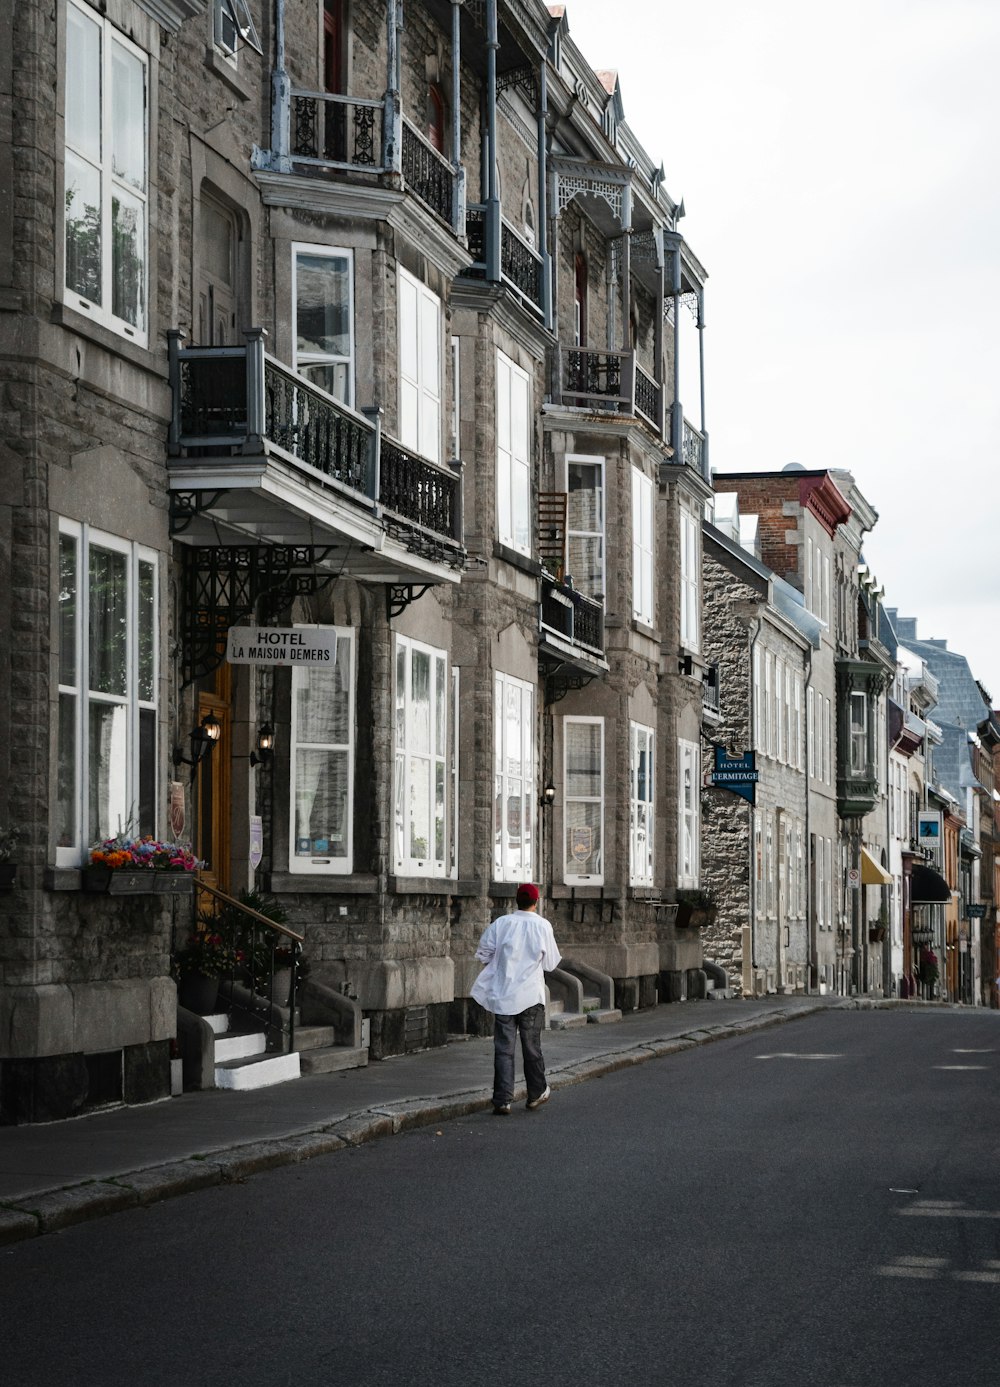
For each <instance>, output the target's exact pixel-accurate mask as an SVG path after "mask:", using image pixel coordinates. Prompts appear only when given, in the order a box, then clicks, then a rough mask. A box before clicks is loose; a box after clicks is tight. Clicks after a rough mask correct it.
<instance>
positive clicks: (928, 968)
mask: <svg viewBox="0 0 1000 1387" xmlns="http://www.w3.org/2000/svg"><path fill="white" fill-rule="evenodd" d="M939 976H940V974H939V972H938V957H937V954H936V953H935V952H934V950H933V949H931V948H929V947H927V946H926V945H925V946H924V948H922V949H921V950H920V981H921V982H922V983H923V985H924V987H934V986H936V984H937V980H938V978H939Z"/></svg>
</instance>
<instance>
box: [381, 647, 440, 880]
mask: <svg viewBox="0 0 1000 1387" xmlns="http://www.w3.org/2000/svg"><path fill="white" fill-rule="evenodd" d="M451 687H452V686H451V681H450V680H449V677H448V660H447V656H446V654H445V652H444V651H443V650H435V649H434V648H433V647H432V646H429V645H421V644H419V643H418V642H417V641H412V640H409V639H408V638H407V637H405V636H397V637H396V690H395V709H396V725H395V752H396V765H395V786H394V793H393V860H394V863H395V869H396V871H397V872H398V873H400V874H401V875H411V876H447V875H448V872H449V868H450V859H451V849H450V847H449V834H448V809H447V805H448V798H449V793H448V746H449V740H448V703H449V695H450V690H451Z"/></svg>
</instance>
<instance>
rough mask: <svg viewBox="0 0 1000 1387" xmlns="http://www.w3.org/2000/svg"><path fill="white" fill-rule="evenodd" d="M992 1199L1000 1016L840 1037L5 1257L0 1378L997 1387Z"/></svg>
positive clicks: (375, 1148)
mask: <svg viewBox="0 0 1000 1387" xmlns="http://www.w3.org/2000/svg"><path fill="white" fill-rule="evenodd" d="M0 1140H2V1137H0ZM998 1176H1000V1016H998V1015H997V1014H996V1013H993V1014H992V1015H991V1014H989V1013H982V1012H980V1013H973V1012H969V1013H959V1012H944V1011H933V1012H932V1011H927V1012H919V1013H910V1012H901V1011H893V1012H887V1011H876V1012H854V1011H850V1012H840V1011H836V1012H828V1013H823V1014H821V1015H817V1016H816V1017H814V1018H810V1019H808V1020H805V1021H802V1022H799V1023H797V1024H795V1025H794V1026H783V1027H776V1028H774V1029H771V1030H768V1031H765V1032H761V1033H757V1034H755V1035H752V1036H746V1037H742V1038H738V1039H730V1040H724V1041H721V1042H719V1043H717V1044H713V1045H707V1046H703V1047H701V1048H699V1049H695V1050H691V1051H688V1052H685V1053H683V1054H679V1055H675V1056H672V1057H670V1058H667V1059H662V1060H656V1061H653V1062H651V1063H648V1064H644V1065H641V1066H638V1067H637V1068H635V1069H630V1070H626V1071H622V1072H620V1073H617V1074H614V1075H610V1076H608V1077H607V1078H604V1079H601V1080H596V1081H592V1082H588V1083H584V1084H580V1085H578V1086H575V1087H573V1088H569V1089H564V1090H562V1091H561V1092H559V1093H557V1094H556V1095H555V1096H554V1097H553V1099H552V1101H551V1103H549V1104H548V1105H547V1107H545V1108H543V1109H541V1110H540V1111H539V1112H538V1113H526V1112H525V1111H524V1110H523V1109H516V1110H515V1112H514V1114H513V1115H512V1116H511V1117H510V1118H507V1119H498V1118H493V1117H492V1116H489V1115H476V1116H474V1117H469V1118H465V1119H462V1120H459V1121H456V1122H451V1123H448V1124H445V1125H444V1126H442V1127H440V1128H433V1127H431V1128H427V1129H425V1130H422V1131H419V1132H415V1133H412V1134H410V1135H407V1136H403V1137H396V1138H393V1139H391V1140H386V1141H381V1142H376V1143H373V1144H372V1145H369V1146H366V1147H361V1148H358V1149H352V1150H347V1151H344V1152H340V1153H337V1154H336V1155H333V1156H329V1157H323V1158H320V1159H317V1160H313V1161H310V1162H308V1163H306V1164H303V1165H298V1166H292V1167H288V1168H285V1169H282V1170H276V1171H273V1172H271V1173H268V1174H264V1175H260V1176H257V1177H255V1178H254V1179H252V1180H250V1181H248V1182H247V1183H246V1184H244V1185H235V1186H229V1187H221V1188H215V1189H211V1190H206V1191H204V1192H203V1193H200V1194H195V1195H190V1196H187V1197H184V1198H180V1199H175V1200H172V1201H170V1202H169V1203H166V1204H162V1205H158V1206H154V1207H153V1208H150V1209H145V1210H137V1211H130V1212H128V1213H123V1214H119V1215H115V1216H113V1217H110V1218H106V1219H102V1220H100V1221H98V1222H94V1223H88V1224H84V1225H81V1226H79V1227H76V1228H71V1229H68V1230H66V1231H65V1232H63V1233H59V1234H54V1235H52V1236H49V1237H45V1238H39V1239H35V1240H32V1241H30V1242H24V1243H17V1244H14V1245H12V1246H11V1247H9V1248H6V1249H3V1250H0V1380H2V1381H3V1382H4V1383H5V1384H10V1387H34V1385H35V1384H38V1385H39V1387H41V1385H42V1384H44V1387H77V1384H88V1387H90V1385H92V1387H119V1384H121V1387H125V1385H126V1384H128V1387H133V1385H134V1387H147V1384H148V1387H223V1384H229V1383H234V1384H239V1385H240V1387H243V1385H244V1384H245V1387H258V1384H260V1387H264V1385H265V1384H267V1387H272V1385H273V1387H282V1384H292V1383H295V1384H305V1387H334V1384H336V1387H341V1384H344V1387H346V1385H347V1384H352V1387H355V1385H356V1387H382V1384H400V1383H409V1384H415V1387H423V1384H428V1387H430V1384H435V1387H437V1385H438V1384H440V1387H479V1384H484V1387H485V1384H489V1387H514V1384H522V1383H530V1384H532V1385H534V1384H539V1387H542V1385H543V1384H552V1387H563V1384H566V1385H567V1387H568V1384H571V1383H572V1384H582V1383H590V1384H597V1385H598V1387H612V1384H614V1385H615V1387H617V1384H623V1383H631V1382H636V1383H654V1384H663V1385H664V1387H793V1384H794V1387H810V1385H811V1384H816V1385H817V1387H887V1384H888V1387H893V1385H894V1384H896V1383H899V1384H905V1387H925V1384H926V1387H931V1384H933V1385H934V1387H986V1384H990V1387H993V1384H994V1383H996V1382H997V1381H998V1380H1000V1332H998V1331H1000V1179H998Z"/></svg>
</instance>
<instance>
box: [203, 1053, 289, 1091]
mask: <svg viewBox="0 0 1000 1387" xmlns="http://www.w3.org/2000/svg"><path fill="white" fill-rule="evenodd" d="M300 1072H301V1071H300V1069H299V1056H298V1052H297V1051H295V1050H293V1051H292V1052H291V1053H290V1054H286V1055H262V1056H260V1057H258V1056H255V1055H251V1056H249V1057H248V1058H246V1059H239V1060H230V1061H228V1063H226V1064H217V1065H216V1066H215V1086H216V1088H233V1089H239V1090H240V1091H242V1092H246V1091H248V1090H250V1089H255V1088H269V1087H270V1086H271V1084H283V1083H285V1082H287V1080H289V1079H297V1078H298V1077H299V1074H300Z"/></svg>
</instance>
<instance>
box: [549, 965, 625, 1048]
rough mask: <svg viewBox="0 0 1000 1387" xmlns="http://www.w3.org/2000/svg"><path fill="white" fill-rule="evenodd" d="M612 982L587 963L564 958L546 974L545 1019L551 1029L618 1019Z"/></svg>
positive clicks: (618, 1012) (602, 1023) (598, 1024)
mask: <svg viewBox="0 0 1000 1387" xmlns="http://www.w3.org/2000/svg"><path fill="white" fill-rule="evenodd" d="M614 995H615V987H614V982H613V981H612V979H611V978H609V977H608V976H607V975H606V974H605V973H601V972H599V971H598V970H597V969H596V968H591V967H590V966H589V965H588V964H584V963H579V962H577V961H575V960H573V959H569V958H564V959H562V960H561V961H560V964H559V967H558V968H555V969H553V971H552V972H551V973H546V974H545V997H546V1007H545V1020H546V1024H547V1025H548V1026H549V1027H550V1029H552V1030H554V1031H563V1030H569V1029H571V1028H572V1027H574V1026H586V1025H588V1024H589V1025H597V1026H600V1025H607V1024H608V1023H609V1022H614V1021H620V1020H621V1019H622V1014H621V1011H620V1009H619V1008H618V1007H616V1006H615V1005H614Z"/></svg>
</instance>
